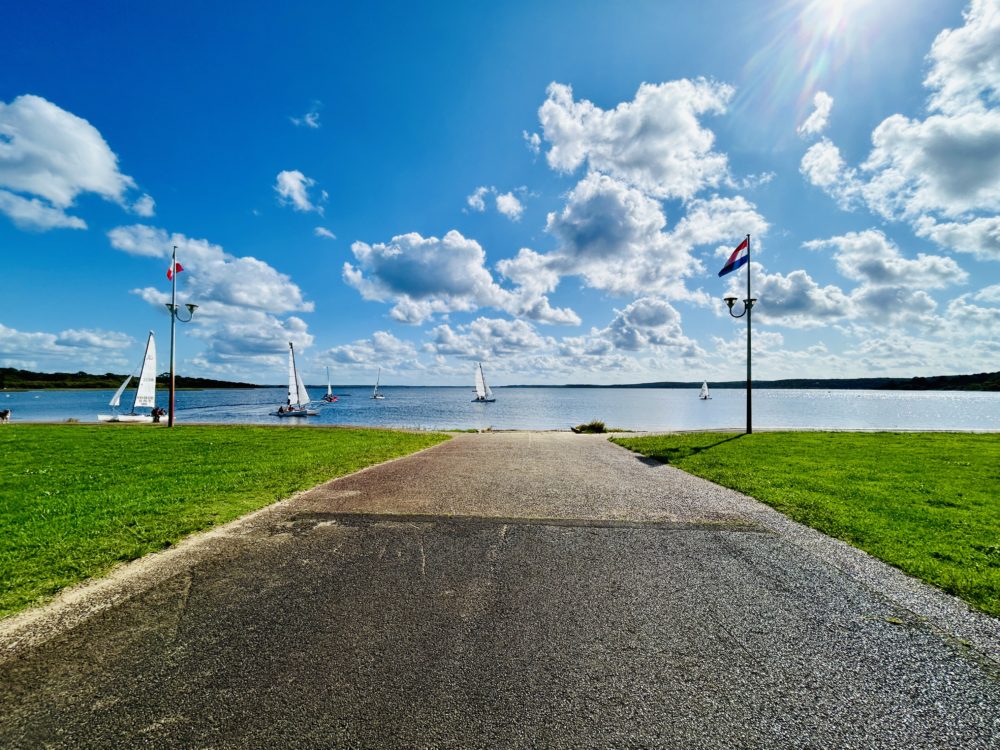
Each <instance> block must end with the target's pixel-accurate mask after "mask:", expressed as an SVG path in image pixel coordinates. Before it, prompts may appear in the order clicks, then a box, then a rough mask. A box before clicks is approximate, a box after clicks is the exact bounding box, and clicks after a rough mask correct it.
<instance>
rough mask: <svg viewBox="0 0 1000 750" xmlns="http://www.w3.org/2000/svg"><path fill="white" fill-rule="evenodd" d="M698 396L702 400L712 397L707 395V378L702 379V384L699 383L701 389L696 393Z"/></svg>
mask: <svg viewBox="0 0 1000 750" xmlns="http://www.w3.org/2000/svg"><path fill="white" fill-rule="evenodd" d="M698 398H700V399H701V400H702V401H708V399H710V398H712V397H711V396H710V395H709V393H708V381H707V380H706V381H704V382H702V384H701V391H700V392H699V393H698Z"/></svg>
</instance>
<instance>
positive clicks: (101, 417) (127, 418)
mask: <svg viewBox="0 0 1000 750" xmlns="http://www.w3.org/2000/svg"><path fill="white" fill-rule="evenodd" d="M97 421H98V422H152V421H153V418H152V417H151V416H150V415H149V414H98V415H97Z"/></svg>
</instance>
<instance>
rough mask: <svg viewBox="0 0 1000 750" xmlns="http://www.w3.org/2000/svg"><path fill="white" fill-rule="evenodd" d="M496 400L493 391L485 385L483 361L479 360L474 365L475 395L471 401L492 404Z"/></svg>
mask: <svg viewBox="0 0 1000 750" xmlns="http://www.w3.org/2000/svg"><path fill="white" fill-rule="evenodd" d="M496 400H497V399H496V396H494V395H493V391H491V390H490V387H489V386H488V385H486V376H485V375H483V363H482V362H479V363H478V364H477V365H476V397H475V398H474V399H472V403H474V404H475V403H480V404H492V403H493V402H494V401H496Z"/></svg>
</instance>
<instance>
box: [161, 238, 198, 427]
mask: <svg viewBox="0 0 1000 750" xmlns="http://www.w3.org/2000/svg"><path fill="white" fill-rule="evenodd" d="M183 270H184V269H183V268H181V267H179V266H178V265H177V245H174V252H173V255H171V256H170V270H168V271H167V278H168V279H170V303H169V304H168V305H167V309H168V310H169V311H170V410H169V412H168V415H167V427H173V426H174V393H175V392H176V390H177V389H176V388H175V387H174V385H175V383H174V380H175V371H176V367H175V364H176V355H175V353H174V351H175V347H174V342H175V341H176V340H177V321H178V320H179V321H180V322H181V323H190V322H191V319H192V318H193V317H194V311H195V310H197V309H198V305H193V304H191V303H190V302H187V303H185V305H184V306H185V307H186V308H187V309H188V316H187V318H182V317H181V315H180V313H178V312H177V272H178V271H183Z"/></svg>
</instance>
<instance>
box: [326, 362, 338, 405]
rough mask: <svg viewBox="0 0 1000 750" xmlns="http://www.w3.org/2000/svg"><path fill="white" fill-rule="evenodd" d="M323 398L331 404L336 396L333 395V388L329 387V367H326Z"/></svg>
mask: <svg viewBox="0 0 1000 750" xmlns="http://www.w3.org/2000/svg"><path fill="white" fill-rule="evenodd" d="M323 400H324V401H326V402H327V403H328V404H332V403H333V402H334V401H336V400H337V397H336V396H334V395H333V389H332V388H331V387H330V368H329V367H327V368H326V395H325V396H323Z"/></svg>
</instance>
